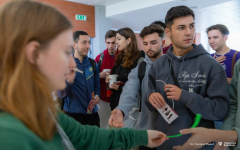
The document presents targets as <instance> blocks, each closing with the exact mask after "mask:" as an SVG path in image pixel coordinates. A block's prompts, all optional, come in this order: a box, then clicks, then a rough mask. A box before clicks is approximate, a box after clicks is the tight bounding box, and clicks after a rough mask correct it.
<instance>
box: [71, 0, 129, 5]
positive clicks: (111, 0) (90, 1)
mask: <svg viewBox="0 0 240 150" xmlns="http://www.w3.org/2000/svg"><path fill="white" fill-rule="evenodd" d="M67 1H72V2H76V3H82V4H86V5H93V6H97V5H101V6H108V5H112V4H116V3H119V2H123V1H127V0H67Z"/></svg>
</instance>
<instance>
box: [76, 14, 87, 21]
mask: <svg viewBox="0 0 240 150" xmlns="http://www.w3.org/2000/svg"><path fill="white" fill-rule="evenodd" d="M75 19H76V20H83V21H87V16H85V15H75Z"/></svg>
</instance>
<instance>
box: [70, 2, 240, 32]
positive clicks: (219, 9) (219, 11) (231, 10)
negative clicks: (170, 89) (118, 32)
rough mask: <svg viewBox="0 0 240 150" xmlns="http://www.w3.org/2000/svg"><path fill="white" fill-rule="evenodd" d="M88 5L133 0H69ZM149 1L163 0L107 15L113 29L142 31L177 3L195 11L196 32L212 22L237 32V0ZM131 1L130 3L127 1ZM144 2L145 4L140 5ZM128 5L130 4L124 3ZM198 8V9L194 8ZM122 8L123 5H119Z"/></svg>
mask: <svg viewBox="0 0 240 150" xmlns="http://www.w3.org/2000/svg"><path fill="white" fill-rule="evenodd" d="M69 1H74V2H78V3H83V4H87V5H93V6H96V5H102V6H106V9H107V10H108V9H109V10H111V8H113V6H114V7H115V8H116V6H117V5H118V4H119V6H122V5H120V4H123V3H125V4H127V3H128V2H131V1H134V0H69ZM150 1H155V2H156V1H158V2H160V1H163V0H138V2H139V3H145V5H146V6H147V7H145V8H140V9H134V10H132V11H127V12H126V11H125V12H124V11H123V13H118V14H113V15H111V14H110V15H108V17H109V18H112V28H116V29H119V28H122V27H130V28H132V29H133V30H135V31H141V30H142V28H143V27H144V26H147V25H149V24H150V23H151V22H153V21H155V20H161V21H164V18H165V15H166V13H167V11H168V10H169V9H170V8H171V7H173V6H178V5H186V6H188V7H190V8H192V10H194V12H195V15H196V19H195V20H196V21H195V22H196V29H197V32H203V31H205V29H206V28H207V27H209V26H211V25H213V24H217V23H221V24H225V25H226V26H227V27H228V28H229V30H230V32H231V31H232V32H239V33H240V0H174V1H170V2H168V1H166V0H165V2H164V3H161V4H156V5H154V6H149V2H150ZM129 4H130V3H129ZM143 5H144V4H143ZM126 7H127V8H131V7H133V6H131V5H130V6H129V5H126ZM196 7H197V8H196ZM122 9H123V10H124V9H125V8H122Z"/></svg>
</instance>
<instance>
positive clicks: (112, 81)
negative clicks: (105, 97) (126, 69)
mask: <svg viewBox="0 0 240 150" xmlns="http://www.w3.org/2000/svg"><path fill="white" fill-rule="evenodd" d="M108 77H109V78H111V80H109V82H110V86H111V85H112V84H113V83H114V82H116V81H117V75H116V74H113V75H109V76H108Z"/></svg>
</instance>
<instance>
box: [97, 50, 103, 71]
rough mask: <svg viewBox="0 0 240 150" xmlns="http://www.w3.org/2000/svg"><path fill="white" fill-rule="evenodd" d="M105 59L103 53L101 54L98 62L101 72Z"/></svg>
mask: <svg viewBox="0 0 240 150" xmlns="http://www.w3.org/2000/svg"><path fill="white" fill-rule="evenodd" d="M103 58H104V54H103V53H101V54H100V58H99V61H98V67H99V70H100V68H101V65H102V62H103Z"/></svg>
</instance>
